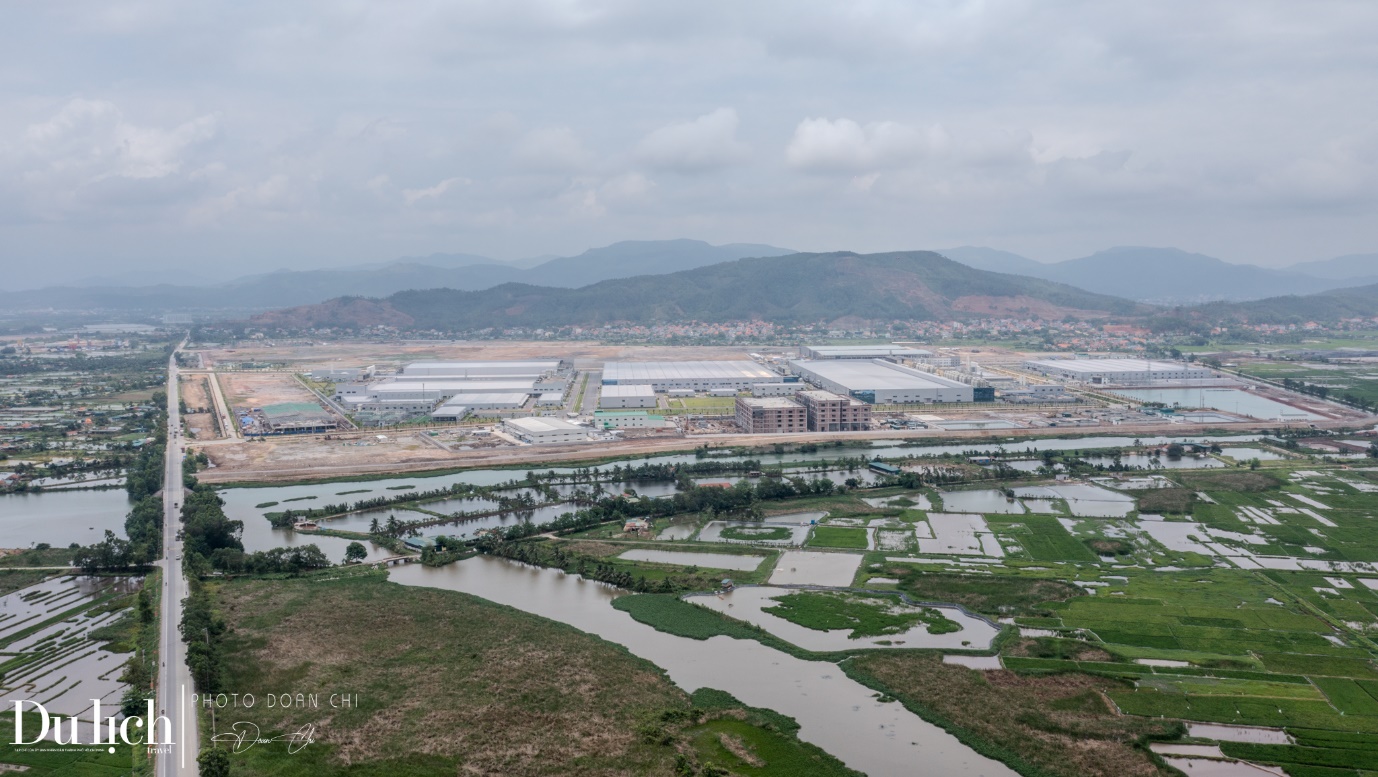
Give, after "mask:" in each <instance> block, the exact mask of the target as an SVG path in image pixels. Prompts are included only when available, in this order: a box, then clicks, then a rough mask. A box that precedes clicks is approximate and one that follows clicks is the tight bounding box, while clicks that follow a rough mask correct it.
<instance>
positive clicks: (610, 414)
mask: <svg viewBox="0 0 1378 777" xmlns="http://www.w3.org/2000/svg"><path fill="white" fill-rule="evenodd" d="M593 425H594V426H597V427H601V428H603V429H669V428H671V427H673V426H674V424H673V423H670V422H669V421H666V420H665V416H663V415H656V414H654V413H647V412H646V411H645V410H595V411H593Z"/></svg>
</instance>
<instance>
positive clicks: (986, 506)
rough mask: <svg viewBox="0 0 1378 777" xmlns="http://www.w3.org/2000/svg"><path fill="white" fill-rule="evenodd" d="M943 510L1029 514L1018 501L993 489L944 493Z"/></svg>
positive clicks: (988, 513) (995, 513)
mask: <svg viewBox="0 0 1378 777" xmlns="http://www.w3.org/2000/svg"><path fill="white" fill-rule="evenodd" d="M939 496H940V497H942V500H943V510H945V511H947V512H950V513H983V514H986V515H998V514H1004V515H1022V514H1023V513H1025V512H1027V510H1025V509H1024V505H1022V504H1020V503H1019V500H1018V499H1008V498H1006V497H1005V495H1004V494H1002V493H1001V492H999V491H996V490H995V489H993V488H989V489H984V490H980V491H943V492H942V493H940V494H939Z"/></svg>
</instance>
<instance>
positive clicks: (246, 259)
mask: <svg viewBox="0 0 1378 777" xmlns="http://www.w3.org/2000/svg"><path fill="white" fill-rule="evenodd" d="M1375 34H1378V3H1374V2H1371V1H1370V0H1354V1H1352V2H1331V1H1328V0H1310V1H1309V2H1305V3H1298V2H1295V0H1248V2H1225V1H1216V0H1180V1H1179V0H1159V1H1158V2H1152V3H1105V2H1095V1H1093V0H1086V1H1085V2H1078V1H1075V0H986V1H984V2H981V1H979V0H976V1H972V2H966V1H964V0H907V1H900V2H870V1H868V0H849V1H848V2H836V3H823V2H800V1H799V0H787V1H782V2H766V1H764V0H760V1H757V2H749V3H744V2H740V0H736V1H729V2H716V1H714V0H696V1H695V2H682V3H681V2H646V1H645V0H627V1H626V2H622V1H620V0H608V1H603V2H597V1H589V0H548V1H547V2H518V1H517V0H492V1H491V2H487V1H473V2H465V1H462V0H448V1H446V2H432V3H426V2H386V3H384V2H350V1H348V0H321V2H310V1H309V0H302V1H300V2H291V3H282V2H260V1H259V0H236V2H217V1H215V0H206V1H205V2H197V3H187V2H176V1H171V0H170V1H168V2H162V1H161V0H157V1H154V0H149V1H144V0H121V1H120V2H107V1H105V0H101V1H99V2H90V3H80V2H72V3H24V4H9V5H7V6H6V10H5V14H4V24H3V25H0V51H3V54H0V264H3V266H4V270H5V272H4V275H3V277H0V286H5V287H9V288H16V287H20V286H26V285H33V284H36V283H47V282H57V281H62V280H69V279H72V278H75V277H80V276H82V275H100V274H109V275H113V274H117V273H122V272H129V273H136V272H143V271H147V270H162V269H165V268H169V267H176V268H181V269H182V270H184V271H185V272H186V273H187V274H188V275H191V276H223V275H227V274H228V275H234V274H239V273H240V272H241V271H242V272H248V271H259V270H265V269H272V268H276V267H297V268H305V267H321V266H343V265H349V264H356V263H360V262H370V261H376V260H380V259H388V258H392V257H397V256H402V255H417V254H429V253H432V252H467V253H479V254H484V255H488V256H494V257H498V258H503V259H515V258H520V257H525V256H533V255H540V254H572V253H577V252H579V251H582V250H583V249H585V248H587V247H589V246H594V245H602V244H606V243H609V242H613V241H616V240H624V239H657V238H671V237H693V238H699V239H703V240H708V241H710V242H714V243H723V242H766V243H773V244H776V245H781V246H786V247H791V248H797V249H801V250H835V249H851V250H857V251H872V250H891V249H908V248H934V247H943V246H950V245H961V244H973V245H989V246H993V247H997V248H1003V249H1006V250H1011V251H1015V252H1018V253H1022V254H1025V255H1027V256H1031V257H1033V258H1036V259H1041V260H1059V259H1066V258H1071V257H1075V256H1082V255H1085V254H1088V253H1091V252H1093V251H1095V250H1098V249H1100V248H1105V247H1108V246H1112V245H1172V246H1178V247H1181V248H1185V249H1188V250H1191V251H1199V252H1202V253H1207V254H1211V255H1215V256H1219V257H1221V258H1223V259H1226V260H1228V261H1235V262H1255V263H1259V264H1266V265H1282V264H1288V263H1291V262H1295V261H1300V260H1309V259H1318V258H1326V257H1329V256H1334V255H1337V254H1345V253H1363V252H1373V251H1378V211H1376V210H1375V206H1376V205H1378V99H1375V95H1378V46H1375V45H1374V40H1375Z"/></svg>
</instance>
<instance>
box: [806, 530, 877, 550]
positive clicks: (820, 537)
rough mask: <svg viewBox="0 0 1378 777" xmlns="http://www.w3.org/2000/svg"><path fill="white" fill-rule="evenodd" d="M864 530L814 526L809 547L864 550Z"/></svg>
mask: <svg viewBox="0 0 1378 777" xmlns="http://www.w3.org/2000/svg"><path fill="white" fill-rule="evenodd" d="M866 545H867V543H866V530H865V529H855V528H851V527H845V526H815V527H814V528H813V533H812V534H811V535H810V536H809V546H810V547H816V548H851V549H860V550H865V549H866Z"/></svg>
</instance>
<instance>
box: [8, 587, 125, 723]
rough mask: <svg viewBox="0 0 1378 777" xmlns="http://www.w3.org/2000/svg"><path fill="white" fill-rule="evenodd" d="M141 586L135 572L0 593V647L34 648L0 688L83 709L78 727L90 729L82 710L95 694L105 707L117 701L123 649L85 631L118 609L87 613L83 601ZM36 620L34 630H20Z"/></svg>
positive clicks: (63, 708)
mask: <svg viewBox="0 0 1378 777" xmlns="http://www.w3.org/2000/svg"><path fill="white" fill-rule="evenodd" d="M138 586H139V581H138V579H136V578H124V577H119V578H91V577H72V576H63V577H56V578H52V579H49V580H46V581H44V582H42V583H38V584H37V585H32V586H29V587H28V588H22V589H20V590H18V591H14V592H12V593H10V594H7V595H5V596H0V655H4V654H23V653H28V654H32V655H34V656H36V658H35V660H33V661H31V662H29V663H26V664H24V665H23V666H20V667H16V668H14V669H11V670H10V671H8V672H6V673H5V674H4V675H3V676H0V696H3V697H4V698H6V699H10V698H14V699H32V700H33V701H37V702H39V703H40V704H42V705H43V706H44V707H45V708H46V709H47V710H48V712H49V713H52V714H58V715H64V716H67V715H72V716H76V715H83V714H84V715H85V716H86V721H87V722H86V724H85V725H84V726H83V729H82V730H83V731H84V732H87V733H89V727H90V723H89V721H90V715H89V714H87V713H89V711H90V709H91V706H92V704H91V701H92V699H99V700H100V702H101V705H102V707H103V708H104V710H105V711H106V714H111V713H113V711H114V710H117V709H118V708H119V703H120V698H121V696H122V695H123V691H124V686H123V685H122V684H121V683H120V681H119V677H120V674H121V673H122V672H123V668H124V667H123V664H124V661H125V659H126V658H127V656H126V655H124V654H120V653H111V652H109V651H106V650H102V649H101V648H100V643H98V642H96V641H95V640H92V639H89V638H88V635H89V634H90V633H91V631H92V630H94V629H98V628H100V627H101V626H105V625H108V624H110V623H112V622H114V621H115V620H116V619H118V618H119V617H120V616H121V615H122V612H106V613H102V614H100V615H95V616H87V615H86V614H85V612H83V611H82V608H83V607H89V606H93V605H95V604H97V603H98V602H100V601H101V600H102V599H104V598H106V597H108V596H111V595H115V594H125V593H130V592H133V591H136V590H138ZM64 614H66V617H63V618H61V619H60V620H55V621H54V622H52V623H48V624H47V625H41V624H43V623H44V622H45V621H49V620H53V619H54V618H59V617H60V616H62V615H64ZM35 627H38V628H37V630H35V631H34V632H32V633H30V634H27V635H23V636H19V635H21V634H22V633H23V632H24V631H25V630H27V629H31V628H35ZM83 736H85V734H84V735H83Z"/></svg>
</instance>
